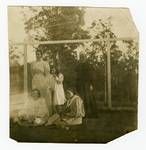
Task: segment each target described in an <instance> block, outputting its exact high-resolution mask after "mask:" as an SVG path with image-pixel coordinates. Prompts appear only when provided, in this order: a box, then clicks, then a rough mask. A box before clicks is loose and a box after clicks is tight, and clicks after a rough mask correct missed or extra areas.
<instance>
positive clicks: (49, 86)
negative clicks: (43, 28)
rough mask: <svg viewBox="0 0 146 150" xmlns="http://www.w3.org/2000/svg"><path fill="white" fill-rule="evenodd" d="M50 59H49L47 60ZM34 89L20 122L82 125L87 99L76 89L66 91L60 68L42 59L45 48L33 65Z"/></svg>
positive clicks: (38, 54)
mask: <svg viewBox="0 0 146 150" xmlns="http://www.w3.org/2000/svg"><path fill="white" fill-rule="evenodd" d="M47 60H48V59H47ZM31 74H32V91H31V95H30V96H29V97H28V98H27V100H26V102H25V105H24V107H23V109H22V110H21V111H20V112H19V113H18V119H17V120H18V122H19V123H22V122H27V123H28V124H31V125H43V124H45V125H52V124H55V125H78V124H82V118H83V117H84V116H85V111H84V104H83V100H82V99H81V97H80V96H78V95H77V94H76V93H75V90H74V89H73V88H68V89H67V90H66V91H64V88H63V80H64V76H63V74H62V73H61V72H60V69H59V68H57V67H51V68H50V65H49V62H48V61H44V60H43V59H42V51H40V50H37V51H36V61H34V62H33V63H32V64H31Z"/></svg>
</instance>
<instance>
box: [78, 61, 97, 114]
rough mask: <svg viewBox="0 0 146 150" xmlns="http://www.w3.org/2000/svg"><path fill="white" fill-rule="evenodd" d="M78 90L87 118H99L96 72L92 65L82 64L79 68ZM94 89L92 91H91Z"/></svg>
mask: <svg viewBox="0 0 146 150" xmlns="http://www.w3.org/2000/svg"><path fill="white" fill-rule="evenodd" d="M76 71H77V82H76V89H77V92H78V94H79V95H80V96H81V98H82V99H83V101H84V105H85V112H86V117H96V116H97V106H96V99H95V96H94V92H93V91H94V82H95V72H94V69H93V68H92V67H91V65H89V64H87V63H85V62H84V63H80V64H79V65H78V66H77V69H76ZM91 87H92V89H91Z"/></svg>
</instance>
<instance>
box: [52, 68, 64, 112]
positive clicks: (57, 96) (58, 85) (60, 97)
mask: <svg viewBox="0 0 146 150" xmlns="http://www.w3.org/2000/svg"><path fill="white" fill-rule="evenodd" d="M54 71H55V75H54V79H55V89H54V105H55V108H56V111H57V112H58V113H60V112H61V109H62V106H63V105H64V103H65V101H66V100H65V94H64V88H63V80H64V76H63V74H62V73H61V72H60V70H59V69H58V68H57V69H56V70H54Z"/></svg>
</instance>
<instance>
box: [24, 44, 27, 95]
mask: <svg viewBox="0 0 146 150" xmlns="http://www.w3.org/2000/svg"><path fill="white" fill-rule="evenodd" d="M27 82H28V77H27V44H24V94H25V95H27V92H28V85H27Z"/></svg>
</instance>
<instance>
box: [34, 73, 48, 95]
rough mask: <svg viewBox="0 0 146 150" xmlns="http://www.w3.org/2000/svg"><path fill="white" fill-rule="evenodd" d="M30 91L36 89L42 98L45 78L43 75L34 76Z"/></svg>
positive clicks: (44, 91) (44, 90) (44, 93)
mask: <svg viewBox="0 0 146 150" xmlns="http://www.w3.org/2000/svg"><path fill="white" fill-rule="evenodd" d="M32 89H38V90H39V91H40V93H41V96H42V97H45V95H46V78H45V76H44V75H43V74H35V75H34V76H33V78H32Z"/></svg>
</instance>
